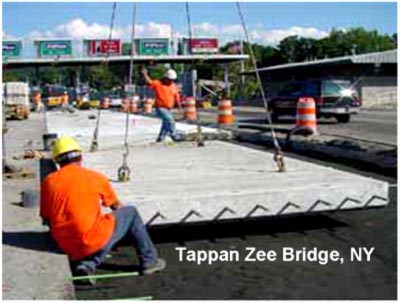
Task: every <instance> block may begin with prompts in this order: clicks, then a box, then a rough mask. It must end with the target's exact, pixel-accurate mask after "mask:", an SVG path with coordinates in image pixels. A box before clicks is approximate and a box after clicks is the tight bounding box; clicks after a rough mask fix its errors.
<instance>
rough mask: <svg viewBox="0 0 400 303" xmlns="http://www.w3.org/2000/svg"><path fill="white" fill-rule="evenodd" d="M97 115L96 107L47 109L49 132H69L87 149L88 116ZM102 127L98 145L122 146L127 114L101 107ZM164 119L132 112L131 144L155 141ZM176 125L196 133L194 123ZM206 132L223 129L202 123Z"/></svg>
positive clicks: (90, 132) (93, 121) (90, 128)
mask: <svg viewBox="0 0 400 303" xmlns="http://www.w3.org/2000/svg"><path fill="white" fill-rule="evenodd" d="M93 115H97V110H90V111H79V110H78V111H76V112H75V113H73V114H71V113H66V112H57V111H54V112H52V111H49V112H47V125H48V132H49V133H57V134H58V136H62V135H67V136H72V137H75V138H76V139H77V140H78V142H79V144H81V146H82V148H83V150H84V151H88V150H89V149H90V145H91V142H92V139H93V132H94V130H95V126H96V119H89V116H93ZM100 122H101V123H100V127H99V138H98V141H99V142H98V143H99V149H102V150H104V149H110V148H121V147H122V146H123V142H124V137H125V124H126V114H125V113H122V112H117V111H108V110H107V111H102V112H101V116H100ZM160 125H161V120H159V119H156V118H151V117H146V116H140V115H130V116H129V136H128V142H129V144H130V145H143V144H148V143H150V142H154V141H155V139H156V138H157V135H158V132H159V130H160ZM176 129H177V131H178V133H180V134H193V133H195V132H196V130H197V129H196V126H195V125H189V124H184V123H176ZM202 131H203V132H204V133H213V134H217V133H220V132H226V131H220V130H216V129H213V128H209V127H202Z"/></svg>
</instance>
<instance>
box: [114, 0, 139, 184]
mask: <svg viewBox="0 0 400 303" xmlns="http://www.w3.org/2000/svg"><path fill="white" fill-rule="evenodd" d="M136 10H137V9H136V2H134V3H133V20H132V35H131V59H130V62H129V80H128V83H129V86H128V87H129V90H131V88H132V78H133V58H134V56H135V55H136V48H135V25H136ZM132 100H133V92H132V91H129V104H131V102H132ZM129 115H130V113H129V109H127V110H126V119H125V138H124V147H125V153H124V154H123V160H122V165H121V167H120V168H118V180H119V181H120V182H126V181H129V179H130V174H131V169H130V168H129V166H128V156H129V144H128V135H129Z"/></svg>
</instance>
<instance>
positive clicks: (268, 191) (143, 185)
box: [84, 141, 388, 225]
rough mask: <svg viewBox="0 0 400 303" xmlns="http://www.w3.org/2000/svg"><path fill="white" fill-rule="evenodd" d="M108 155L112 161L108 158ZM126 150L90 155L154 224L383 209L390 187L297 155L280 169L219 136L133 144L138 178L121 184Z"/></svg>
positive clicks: (266, 156) (90, 162)
mask: <svg viewBox="0 0 400 303" xmlns="http://www.w3.org/2000/svg"><path fill="white" fill-rule="evenodd" d="M105 159H107V160H106V161H105ZM121 164H122V150H121V151H116V150H108V151H100V152H97V153H90V154H86V155H85V158H84V165H85V166H86V167H88V168H92V169H95V170H98V171H101V172H103V173H104V174H105V175H107V176H108V177H109V178H110V180H112V183H113V185H114V187H115V189H116V191H117V193H118V195H119V197H120V199H121V201H122V202H123V203H124V204H126V205H130V204H132V205H135V206H136V207H137V208H138V209H139V211H140V213H141V214H142V216H143V218H144V220H145V222H147V223H148V224H150V225H158V224H166V223H178V222H194V221H213V220H221V219H228V218H245V217H255V216H276V215H281V214H296V213H307V212H317V211H333V210H339V209H352V208H363V207H374V206H383V205H385V204H387V203H388V184H387V183H385V182H381V181H377V180H374V179H371V178H365V177H361V176H358V175H355V174H351V173H347V172H342V171H338V170H335V169H332V168H329V167H322V166H319V165H315V164H310V163H306V162H302V161H298V160H294V159H286V164H287V167H288V172H286V173H278V172H276V167H275V164H274V162H273V160H272V154H270V153H265V152H261V151H257V150H252V149H249V148H246V147H241V146H237V145H233V144H230V143H225V142H219V141H213V142H209V143H208V144H207V145H206V147H204V148H197V147H195V146H194V144H189V143H182V144H178V145H176V146H164V145H156V146H155V145H152V146H147V147H140V146H137V147H134V148H132V149H131V153H130V157H129V160H128V164H129V166H130V168H131V169H132V176H131V180H130V181H129V182H126V183H120V182H118V181H116V180H117V169H118V167H119V166H120V165H121Z"/></svg>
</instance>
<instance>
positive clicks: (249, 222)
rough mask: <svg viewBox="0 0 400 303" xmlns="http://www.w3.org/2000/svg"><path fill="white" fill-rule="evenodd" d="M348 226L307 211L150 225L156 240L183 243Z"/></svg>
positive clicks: (153, 237) (153, 238) (150, 230)
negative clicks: (246, 217) (305, 213)
mask: <svg viewBox="0 0 400 303" xmlns="http://www.w3.org/2000/svg"><path fill="white" fill-rule="evenodd" d="M338 227H347V224H345V223H343V222H341V221H338V220H335V219H332V218H331V217H328V216H325V215H321V214H319V215H304V216H287V217H278V218H277V217H275V218H270V217H260V218H251V219H246V220H225V221H217V222H214V223H213V222H211V223H210V222H204V223H186V224H184V225H182V224H175V225H169V226H154V227H150V228H149V232H150V235H151V238H152V240H153V242H154V243H157V244H158V243H169V242H178V243H183V242H187V241H197V240H210V241H214V240H215V239H217V238H220V239H221V238H232V237H239V238H243V239H244V238H246V236H255V235H270V236H273V237H279V234H282V233H290V232H296V233H304V232H305V231H307V230H315V229H321V228H325V229H333V228H338Z"/></svg>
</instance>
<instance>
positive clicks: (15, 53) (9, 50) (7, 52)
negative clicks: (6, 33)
mask: <svg viewBox="0 0 400 303" xmlns="http://www.w3.org/2000/svg"><path fill="white" fill-rule="evenodd" d="M21 49H22V43H21V41H3V57H7V58H16V57H20V56H21Z"/></svg>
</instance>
